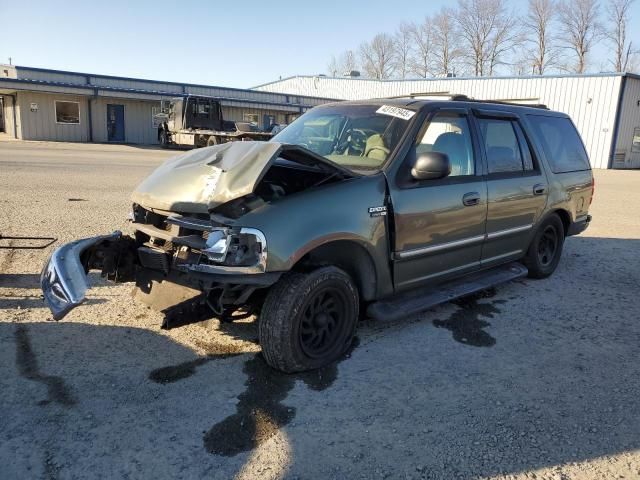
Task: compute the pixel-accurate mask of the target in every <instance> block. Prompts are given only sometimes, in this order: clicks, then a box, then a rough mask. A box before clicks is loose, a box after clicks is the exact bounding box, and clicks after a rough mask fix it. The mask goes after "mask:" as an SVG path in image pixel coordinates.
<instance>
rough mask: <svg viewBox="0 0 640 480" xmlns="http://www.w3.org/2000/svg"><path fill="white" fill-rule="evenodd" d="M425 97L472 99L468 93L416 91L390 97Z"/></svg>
mask: <svg viewBox="0 0 640 480" xmlns="http://www.w3.org/2000/svg"><path fill="white" fill-rule="evenodd" d="M425 97H442V98H443V99H444V98H446V99H447V100H458V101H465V100H471V99H470V98H469V97H467V96H466V95H461V94H459V93H450V92H414V93H407V94H405V95H396V96H394V97H388V98H415V99H421V98H425Z"/></svg>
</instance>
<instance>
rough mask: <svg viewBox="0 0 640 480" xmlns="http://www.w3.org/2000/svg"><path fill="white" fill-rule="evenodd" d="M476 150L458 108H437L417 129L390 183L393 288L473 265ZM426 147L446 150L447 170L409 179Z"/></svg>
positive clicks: (480, 197)
mask: <svg viewBox="0 0 640 480" xmlns="http://www.w3.org/2000/svg"><path fill="white" fill-rule="evenodd" d="M476 151H477V148H476V144H475V143H474V141H473V136H472V130H471V125H470V123H469V119H468V116H467V114H466V112H465V111H464V110H463V113H460V110H457V111H456V112H452V111H449V112H447V111H445V110H443V111H438V112H436V113H435V114H433V115H432V116H431V118H430V119H429V120H427V122H425V126H424V127H423V128H422V130H421V131H420V132H419V133H418V135H417V138H416V139H415V142H414V144H413V147H412V149H411V150H410V151H409V154H408V155H407V159H406V160H405V166H404V170H401V171H400V172H399V173H398V181H397V182H393V184H392V186H391V188H390V194H391V203H392V207H393V221H394V240H395V244H394V257H393V258H394V282H395V288H396V289H397V290H403V289H407V288H411V287H414V286H418V285H421V284H427V283H435V282H439V281H442V280H445V279H447V278H450V277H453V276H456V275H459V274H462V273H465V272H467V271H471V270H474V269H477V268H479V266H480V258H481V254H482V243H483V241H484V235H485V221H486V215H487V187H486V183H485V181H484V178H483V177H482V175H481V173H482V172H481V169H480V168H478V167H479V165H478V162H477V155H476ZM427 152H440V153H444V154H446V155H447V157H448V158H449V162H450V165H451V174H450V175H449V176H447V177H445V178H443V179H439V180H422V181H418V180H415V179H413V177H412V176H411V175H410V170H411V166H412V165H413V164H414V162H415V159H416V158H417V156H418V155H421V154H424V153H427ZM465 204H466V205H465Z"/></svg>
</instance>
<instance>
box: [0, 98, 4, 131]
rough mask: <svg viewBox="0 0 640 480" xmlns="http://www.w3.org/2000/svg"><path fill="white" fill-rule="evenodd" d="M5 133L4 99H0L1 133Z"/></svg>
mask: <svg viewBox="0 0 640 480" xmlns="http://www.w3.org/2000/svg"><path fill="white" fill-rule="evenodd" d="M4 132H5V128H4V99H3V98H2V97H0V133H4Z"/></svg>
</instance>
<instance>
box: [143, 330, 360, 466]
mask: <svg viewBox="0 0 640 480" xmlns="http://www.w3.org/2000/svg"><path fill="white" fill-rule="evenodd" d="M357 345H358V340H357V339H354V341H353V343H352V344H351V346H350V348H349V350H348V352H347V353H346V354H345V355H344V356H343V358H346V357H348V356H349V355H350V354H351V352H352V351H353V349H354V348H355V347H356V346H357ZM229 355H238V353H235V354H234V353H232V354H224V353H219V354H217V355H215V356H213V355H210V356H208V357H203V358H200V359H196V360H193V361H191V362H186V363H183V364H180V365H176V366H172V367H165V368H162V369H158V370H154V371H153V372H151V375H150V376H149V378H150V379H151V380H153V381H155V382H160V383H167V382H175V381H177V380H180V379H183V378H186V377H188V376H191V375H193V373H195V368H196V367H197V366H200V365H202V364H204V363H206V362H209V361H211V360H214V359H219V358H225V356H229ZM338 363H339V361H338V362H335V363H333V364H332V365H329V366H327V367H324V368H321V369H318V370H314V371H311V372H304V373H300V374H294V375H291V374H285V373H282V372H279V371H277V370H274V369H273V368H271V367H270V366H269V365H267V363H266V362H265V361H264V358H263V357H262V354H260V353H258V354H256V355H254V356H253V357H252V358H250V359H249V360H247V361H246V362H245V364H244V368H243V371H244V373H246V374H247V380H246V382H245V386H246V387H247V388H246V389H245V391H244V392H242V393H241V394H240V395H238V404H237V406H236V413H235V414H233V415H230V416H228V417H227V418H225V419H224V420H222V421H221V422H218V423H217V424H215V425H214V426H213V427H211V429H209V431H207V432H206V433H205V434H204V437H203V441H204V446H205V449H206V450H207V451H208V452H209V453H212V454H215V455H221V456H226V457H230V456H234V455H237V454H239V453H241V452H248V451H250V450H253V449H254V448H256V447H257V446H258V445H260V444H261V443H263V442H264V441H266V440H268V439H269V438H271V437H273V436H274V435H275V434H276V433H277V431H278V430H279V429H280V428H281V427H283V426H285V425H287V424H288V423H289V422H291V420H292V419H293V418H294V417H295V414H296V411H295V408H292V407H288V406H286V405H284V404H283V402H284V400H285V399H286V398H287V395H288V394H289V392H290V391H291V390H292V389H293V387H294V386H295V383H296V380H302V381H303V382H304V383H305V384H306V385H307V386H308V387H309V388H311V389H312V390H315V391H322V390H324V389H326V388H328V387H329V386H331V385H332V384H333V382H334V381H335V380H336V378H337V376H338V366H337V364H338Z"/></svg>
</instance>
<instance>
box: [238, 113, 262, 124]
mask: <svg viewBox="0 0 640 480" xmlns="http://www.w3.org/2000/svg"><path fill="white" fill-rule="evenodd" d="M242 119H243V120H244V121H245V122H249V123H258V114H257V113H245V114H244V115H243V116H242Z"/></svg>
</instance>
